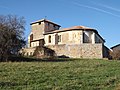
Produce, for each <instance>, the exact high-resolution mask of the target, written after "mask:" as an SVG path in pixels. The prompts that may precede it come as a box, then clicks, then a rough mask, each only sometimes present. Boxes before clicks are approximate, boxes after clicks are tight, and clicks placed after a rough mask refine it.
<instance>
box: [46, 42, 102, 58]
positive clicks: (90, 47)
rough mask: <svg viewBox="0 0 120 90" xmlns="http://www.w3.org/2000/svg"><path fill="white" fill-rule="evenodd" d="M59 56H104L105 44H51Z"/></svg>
mask: <svg viewBox="0 0 120 90" xmlns="http://www.w3.org/2000/svg"><path fill="white" fill-rule="evenodd" d="M47 47H48V48H51V49H53V50H54V51H55V53H56V54H57V56H62V55H65V56H68V57H70V58H103V44H71V45H65V44H63V45H49V46H47Z"/></svg>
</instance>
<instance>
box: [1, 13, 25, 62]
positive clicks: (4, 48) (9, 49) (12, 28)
mask: <svg viewBox="0 0 120 90" xmlns="http://www.w3.org/2000/svg"><path fill="white" fill-rule="evenodd" d="M24 30H25V20H24V18H23V17H17V16H15V15H7V16H4V15H0V61H6V60H7V59H8V57H9V56H10V55H13V54H18V51H19V50H20V49H21V48H22V47H23V46H24V45H25V40H24V37H23V35H24Z"/></svg>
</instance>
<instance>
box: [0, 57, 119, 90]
mask: <svg viewBox="0 0 120 90" xmlns="http://www.w3.org/2000/svg"><path fill="white" fill-rule="evenodd" d="M119 88H120V61H108V60H88V59H84V60H82V59H74V60H73V59H70V60H66V61H63V60H62V61H52V62H49V61H47V62H46V61H45V62H44V61H40V62H39V61H38V62H2V63H0V90H13V89H15V90H21V89H22V90H101V89H102V90H106V89H107V90H113V89H119Z"/></svg>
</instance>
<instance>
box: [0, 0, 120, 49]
mask: <svg viewBox="0 0 120 90" xmlns="http://www.w3.org/2000/svg"><path fill="white" fill-rule="evenodd" d="M0 14H2V15H7V14H13V15H18V16H24V17H25V19H26V31H25V36H26V38H27V36H28V35H29V33H30V31H31V28H30V23H31V22H34V21H36V20H40V19H42V18H45V17H46V18H47V19H48V20H51V21H53V22H56V23H58V24H60V25H61V26H62V28H66V27H71V26H76V25H83V26H87V27H91V28H95V29H97V30H98V32H99V34H100V35H101V36H102V37H103V38H104V39H105V40H106V43H105V45H106V46H108V47H109V48H110V47H112V46H114V45H116V44H118V43H120V0H0Z"/></svg>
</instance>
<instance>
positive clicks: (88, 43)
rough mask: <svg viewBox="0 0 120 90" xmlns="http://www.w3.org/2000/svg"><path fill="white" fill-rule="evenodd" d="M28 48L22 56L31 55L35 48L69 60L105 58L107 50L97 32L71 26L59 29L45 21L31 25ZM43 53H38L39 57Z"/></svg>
mask: <svg viewBox="0 0 120 90" xmlns="http://www.w3.org/2000/svg"><path fill="white" fill-rule="evenodd" d="M30 25H31V33H30V35H29V37H28V47H27V48H25V49H23V51H22V52H24V55H28V56H29V55H33V54H34V51H35V49H36V47H37V46H44V47H47V48H50V49H51V50H54V51H55V55H56V56H62V55H64V56H67V57H70V58H106V57H108V49H107V47H106V46H104V43H105V40H104V39H103V38H102V37H101V36H100V34H99V33H98V31H97V30H95V29H92V28H89V27H85V26H73V27H70V28H63V29H61V28H60V27H61V26H60V25H58V24H56V23H54V22H51V21H49V20H46V19H42V20H39V21H36V22H32V23H31V24H30ZM42 55H44V53H42V52H41V53H39V56H42Z"/></svg>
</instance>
